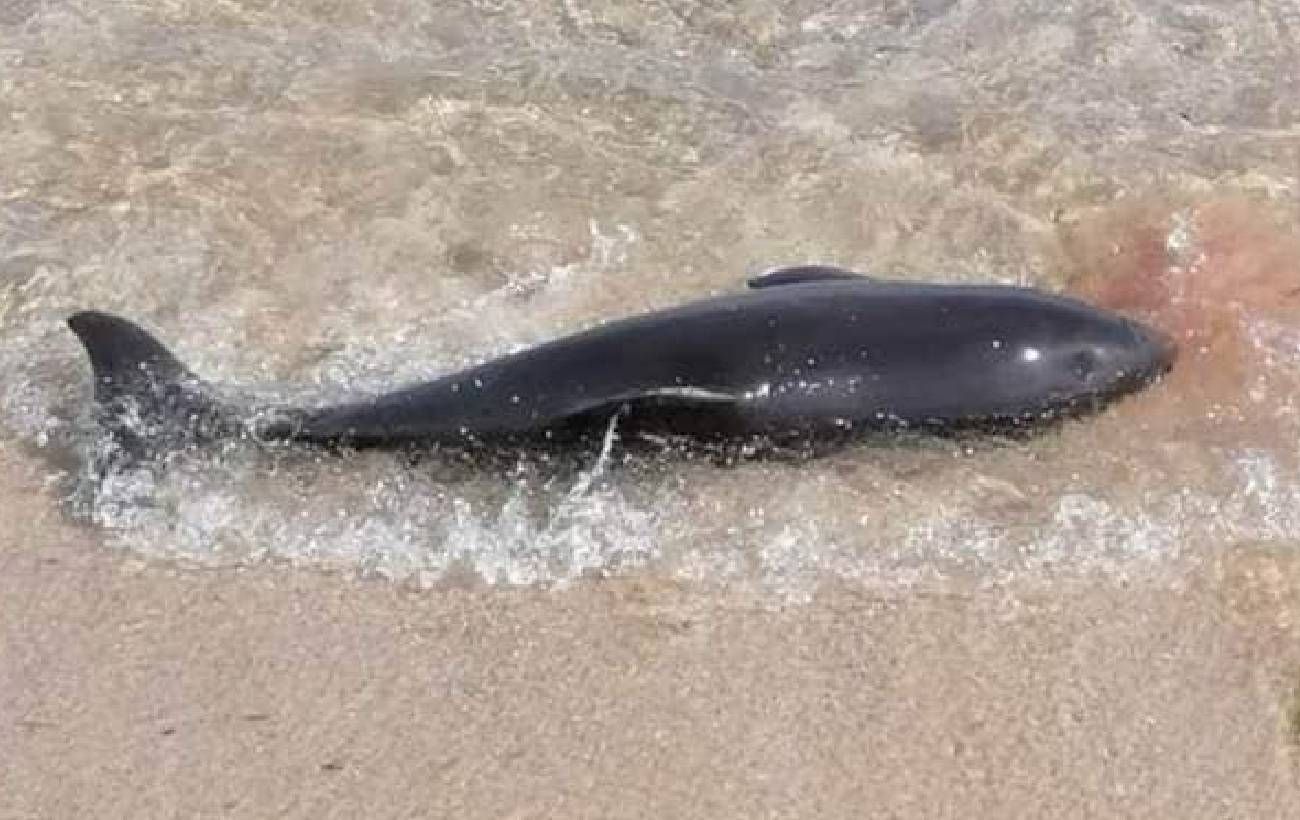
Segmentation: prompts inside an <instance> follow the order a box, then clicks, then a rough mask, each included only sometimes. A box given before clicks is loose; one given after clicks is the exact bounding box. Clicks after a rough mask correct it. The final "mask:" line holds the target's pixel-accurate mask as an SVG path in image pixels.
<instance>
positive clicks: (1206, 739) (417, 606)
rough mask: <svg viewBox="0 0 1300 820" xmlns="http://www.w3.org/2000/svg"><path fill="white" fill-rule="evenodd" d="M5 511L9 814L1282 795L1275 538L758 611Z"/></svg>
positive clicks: (787, 806)
mask: <svg viewBox="0 0 1300 820" xmlns="http://www.w3.org/2000/svg"><path fill="white" fill-rule="evenodd" d="M4 461H5V463H4V468H5V469H4V470H3V475H4V482H5V485H6V486H5V487H4V491H5V492H6V493H7V494H9V495H10V496H11V497H14V498H19V497H23V496H25V497H27V498H28V500H29V501H30V504H28V505H26V506H27V508H28V509H30V510H32V511H35V512H36V514H37V515H38V516H42V517H46V518H49V517H52V516H55V515H57V513H56V512H55V510H56V506H55V505H54V504H52V502H51V499H50V498H48V497H47V496H45V495H44V494H43V492H42V491H41V490H40V489H39V487H38V486H37V485H36V484H35V476H36V475H37V474H38V472H37V471H36V470H33V469H31V467H30V465H24V464H23V463H22V460H21V458H20V457H17V456H15V455H13V454H12V453H9V454H7V456H6V458H5V460H4ZM19 506H22V505H18V504H14V505H10V506H7V507H5V508H4V509H5V510H6V511H12V510H14V509H16V508H18V507H19ZM6 518H7V519H8V520H5V521H3V522H0V523H3V528H4V532H5V533H6V537H5V539H4V540H3V546H2V547H0V657H3V658H4V662H3V664H0V693H2V694H0V748H3V749H4V750H5V754H4V755H3V756H0V760H2V765H0V816H3V817H88V816H99V817H128V816H130V817H162V816H231V817H267V816H293V817H320V816H325V817H356V816H368V817H415V816H427V817H437V816H443V817H710V818H716V817H755V816H805V817H811V816H819V817H828V816H830V817H834V816H843V817H864V816H875V817H949V816H952V817H957V816H961V817H979V816H983V817H993V816H1022V817H1034V816H1037V817H1047V816H1051V817H1086V816H1092V817H1099V816H1106V817H1119V816H1143V817H1181V818H1189V817H1214V818H1224V817H1252V818H1263V817H1294V816H1297V812H1300V787H1298V785H1300V781H1298V780H1297V778H1298V777H1300V769H1298V768H1297V765H1298V764H1300V748H1297V747H1296V745H1295V740H1296V738H1295V737H1294V736H1293V734H1294V731H1295V729H1294V727H1293V726H1292V724H1291V722H1290V721H1291V720H1292V718H1291V717H1290V714H1289V713H1290V711H1291V710H1292V709H1293V708H1294V702H1293V692H1292V689H1291V688H1292V687H1294V686H1295V685H1296V684H1297V683H1300V678H1298V677H1297V675H1296V669H1297V660H1298V659H1297V653H1296V648H1297V640H1296V639H1297V637H1300V635H1298V634H1297V632H1298V624H1300V622H1298V620H1297V614H1298V613H1300V595H1297V592H1298V591H1300V563H1298V562H1297V561H1296V560H1295V558H1294V557H1289V555H1288V552H1286V551H1282V550H1278V549H1276V548H1274V549H1268V548H1264V547H1254V548H1252V547H1249V546H1244V545H1243V546H1239V547H1238V548H1236V549H1234V550H1230V551H1229V552H1227V553H1226V554H1225V555H1224V556H1223V557H1221V558H1219V559H1217V560H1214V561H1210V562H1207V563H1205V564H1204V565H1203V566H1201V567H1200V568H1197V569H1190V570H1187V571H1185V572H1181V573H1178V574H1176V575H1175V574H1169V575H1166V576H1165V577H1163V578H1161V579H1156V578H1143V579H1133V580H1131V581H1129V582H1127V583H1126V582H1123V581H1122V580H1117V579H1116V578H1113V577H1106V578H1098V579H1097V580H1095V581H1077V582H1074V583H1071V584H1060V583H1058V584H1054V585H1053V586H1052V588H1050V589H1047V588H1039V589H1037V590H1035V589H1032V588H1028V587H1019V588H1016V587H1002V588H987V589H984V590H975V589H969V590H965V591H962V590H953V591H950V592H945V593H942V594H940V593H936V594H931V595H916V594H911V595H906V596H901V595H900V596H896V597H893V598H890V597H873V596H871V595H868V594H865V593H864V592H862V591H861V590H858V591H854V590H839V591H836V590H827V591H826V592H824V593H822V594H821V595H819V596H818V597H817V598H816V599H815V600H814V601H812V602H811V603H809V604H806V605H801V606H796V607H790V608H779V607H776V608H774V607H772V606H771V605H770V602H768V603H767V604H765V605H760V604H758V603H756V602H754V601H752V600H746V599H743V598H740V597H737V596H727V595H714V596H704V595H701V594H699V591H698V590H692V589H689V588H687V587H684V586H679V585H675V584H668V583H660V584H654V583H650V582H638V581H618V582H610V583H605V584H586V585H581V586H579V587H576V588H571V589H567V590H565V591H563V592H554V591H542V590H519V591H514V592H503V591H501V590H491V591H487V592H477V591H473V590H454V589H449V590H442V591H439V592H438V593H437V594H431V593H429V592H428V591H424V592H413V591H405V590H403V589H401V588H399V587H398V586H395V585H392V584H388V583H383V582H375V581H362V580H356V579H355V578H353V577H351V576H339V575H331V574H327V573H321V572H318V571H288V570H286V569H285V568H277V567H273V566H262V567H258V568H255V569H252V570H247V571H238V570H228V569H223V570H218V571H199V570H195V569H182V568H178V567H168V566H166V565H163V564H160V563H158V562H144V561H140V560H139V559H134V558H131V557H129V556H126V555H122V554H114V553H112V552H109V551H106V550H104V549H102V548H97V547H96V545H95V543H94V541H93V537H92V534H91V533H89V532H87V531H83V530H79V529H76V528H73V527H71V526H68V525H65V524H61V523H58V522H51V521H49V520H46V521H40V522H37V523H39V524H40V530H41V531H42V532H45V533H58V537H53V536H51V537H50V540H48V541H47V542H45V543H40V542H33V540H31V539H29V538H26V537H24V535H23V533H24V532H25V531H30V528H31V526H32V523H33V522H30V521H25V522H20V521H17V520H14V516H13V514H12V512H6ZM1292 552H1293V551H1292Z"/></svg>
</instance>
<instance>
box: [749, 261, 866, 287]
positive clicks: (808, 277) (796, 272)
mask: <svg viewBox="0 0 1300 820" xmlns="http://www.w3.org/2000/svg"><path fill="white" fill-rule="evenodd" d="M836 279H858V280H861V281H863V282H872V281H875V280H873V279H872V278H871V277H870V276H866V275H865V274H861V273H857V272H856V271H851V270H848V269H847V268H838V267H836V266H834V265H787V266H786V267H782V268H772V269H771V270H769V271H765V272H763V273H760V274H759V275H758V276H755V277H753V278H751V279H750V280H749V286H750V287H751V288H774V287H778V286H780V285H802V284H804V283H806V282H829V281H833V280H836Z"/></svg>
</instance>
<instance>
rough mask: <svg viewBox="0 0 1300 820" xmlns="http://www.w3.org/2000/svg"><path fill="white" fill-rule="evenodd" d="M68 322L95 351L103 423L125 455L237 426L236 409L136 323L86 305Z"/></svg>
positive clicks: (229, 430)
mask: <svg viewBox="0 0 1300 820" xmlns="http://www.w3.org/2000/svg"><path fill="white" fill-rule="evenodd" d="M68 327H70V328H72V332H73V333H75V334H77V338H79V339H80V340H81V343H82V345H84V346H85V348H86V354H87V355H88V356H89V357H90V365H91V367H92V369H93V370H94V373H95V403H96V405H97V406H98V415H99V422H100V424H101V425H102V426H103V427H104V428H105V430H106V431H107V432H108V433H109V434H110V435H111V436H112V438H113V439H114V440H115V442H116V443H117V445H118V446H119V447H120V449H121V450H122V451H124V454H126V455H128V456H131V457H136V458H138V457H145V456H149V455H155V454H157V453H159V452H162V451H163V450H166V449H172V448H175V447H178V446H183V445H184V444H186V443H190V442H197V441H202V440H206V439H211V438H215V437H217V436H220V435H228V434H231V433H233V432H237V431H238V430H239V429H240V424H239V417H238V415H237V414H236V413H235V412H234V411H233V410H232V409H231V408H229V407H228V406H227V405H225V404H224V403H222V402H221V401H220V400H218V399H217V398H216V397H215V396H214V395H212V393H211V391H210V389H209V388H208V386H207V385H205V384H204V383H203V382H201V381H200V380H199V379H198V377H196V376H195V375H194V374H193V373H191V372H190V371H189V370H188V369H187V368H186V367H185V365H183V364H181V363H180V362H179V361H178V360H177V359H176V357H175V356H173V355H172V354H171V352H170V351H168V350H167V348H166V347H164V346H163V344H162V343H161V342H159V341H158V340H157V339H155V338H154V337H153V336H152V335H150V334H149V332H148V331H146V330H144V329H143V328H141V327H140V326H138V325H136V324H135V323H133V322H130V321H128V320H126V319H123V318H121V317H119V316H113V315H111V314H108V313H100V312H98V311H90V310H88V311H83V312H81V313H77V314H75V315H73V316H71V317H69V318H68Z"/></svg>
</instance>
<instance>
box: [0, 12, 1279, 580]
mask: <svg viewBox="0 0 1300 820" xmlns="http://www.w3.org/2000/svg"><path fill="white" fill-rule="evenodd" d="M0 31H3V37H0V123H4V125H3V127H2V129H0V156H3V157H5V161H4V163H3V168H0V288H2V290H0V294H2V295H0V332H2V333H3V340H2V341H3V345H2V346H0V348H2V349H0V367H3V369H4V372H5V373H6V374H7V376H8V378H7V379H6V380H5V382H4V384H3V386H2V387H0V424H2V425H3V430H4V435H5V437H6V438H7V439H8V440H9V441H10V442H11V443H12V444H13V445H15V446H17V447H19V448H20V449H21V452H23V453H24V456H25V458H27V459H28V460H30V461H32V462H33V463H35V464H36V465H38V468H39V471H40V472H41V474H42V475H44V476H45V477H46V479H47V481H48V483H49V484H50V486H52V487H55V488H56V490H57V494H58V495H60V496H61V497H64V498H65V499H66V501H65V503H64V515H65V517H70V518H72V519H74V520H77V521H81V522H83V523H85V524H86V525H87V527H88V530H87V532H88V533H89V537H91V538H93V539H95V540H96V541H100V542H102V543H103V544H104V545H106V546H107V547H111V548H114V549H121V550H127V551H130V552H132V553H139V554H143V555H145V556H149V557H152V558H161V559H165V560H180V561H182V562H185V563H189V562H197V563H200V564H215V565H232V564H238V565H244V564H250V563H262V562H285V563H288V564H291V565H300V566H308V567H329V568H339V569H342V570H344V571H347V572H358V573H361V574H363V575H366V576H371V575H375V576H380V577H384V578H391V579H394V580H396V581H400V582H402V583H411V584H415V585H418V586H437V585H442V584H454V585H459V584H469V585H481V584H487V585H497V584H500V585H533V584H539V583H541V584H569V583H573V582H581V581H582V579H584V578H586V577H608V576H631V577H650V578H656V579H661V578H668V579H679V580H684V581H687V582H691V583H698V584H701V585H704V586H713V585H718V586H721V587H725V588H727V589H731V590H740V591H746V592H755V593H757V594H759V595H761V596H763V597H765V598H769V599H770V600H773V601H777V602H786V601H801V600H807V599H808V598H809V597H810V596H812V595H814V594H816V592H817V591H818V589H820V588H821V587H823V586H824V585H826V584H828V583H833V584H836V585H839V584H845V583H847V584H849V585H850V586H858V587H866V588H870V589H872V590H875V591H894V592H900V593H903V592H906V591H907V590H910V589H913V588H915V587H917V586H918V585H920V586H923V587H925V588H932V587H935V586H940V587H942V586H944V585H946V584H949V583H953V582H960V583H963V584H965V583H974V584H976V585H984V584H998V583H1002V582H1004V581H1006V580H1008V579H1015V578H1028V579H1030V580H1033V581H1043V582H1047V583H1051V582H1052V581H1053V580H1055V579H1058V578H1062V577H1076V576H1080V575H1084V576H1087V575H1094V574H1102V575H1104V576H1106V577H1111V578H1119V579H1123V578H1125V577H1127V576H1129V575H1133V574H1144V573H1152V572H1155V573H1162V572H1166V571H1168V570H1171V569H1173V570H1176V569H1178V568H1179V567H1182V566H1185V565H1186V564H1187V562H1193V563H1196V562H1201V561H1204V560H1205V559H1206V558H1207V557H1209V556H1212V555H1214V554H1216V553H1217V552H1219V551H1221V550H1223V549H1226V548H1228V547H1231V546H1232V545H1234V544H1238V543H1242V542H1250V543H1258V542H1266V543H1273V542H1276V543H1278V544H1283V545H1289V544H1292V543H1294V542H1296V541H1297V540H1298V539H1300V512H1298V510H1300V465H1298V464H1297V456H1298V455H1300V413H1298V412H1297V406H1296V399H1295V396H1296V390H1295V388H1296V387H1297V386H1298V384H1297V383H1298V382H1300V298H1297V290H1296V288H1297V286H1300V263H1297V261H1296V260H1297V256H1296V254H1295V253H1294V251H1295V250H1296V249H1298V248H1300V233H1298V232H1297V229H1296V225H1297V221H1296V214H1297V211H1298V209H1300V189H1298V188H1297V179H1296V173H1297V168H1300V149H1298V148H1297V146H1298V145H1300V142H1298V141H1297V136H1300V126H1297V118H1298V117H1300V97H1297V96H1296V94H1295V93H1294V90H1293V88H1292V87H1291V84H1292V82H1293V78H1294V76H1296V70H1297V69H1300V49H1298V47H1297V45H1296V42H1297V39H1296V38H1297V33H1298V32H1300V6H1297V5H1296V4H1294V3H1290V2H1277V3H1272V4H1264V5H1261V4H1257V3H1244V2H1243V3H1217V4H1212V5H1211V4H1207V5H1199V6H1187V5H1186V4H1181V3H1172V2H1170V3H1164V2H1155V3H1131V2H1118V3H1108V4H1103V5H1095V4H1085V5H1082V6H1078V7H1072V6H1061V5H1060V4H1055V3H1042V4H1037V5H1035V4H1016V5H1014V7H1013V6H1012V5H1011V4H986V3H974V2H944V1H943V0H940V1H939V2H922V3H893V2H881V3H831V4H825V3H802V2H794V3H752V4H744V5H739V6H730V5H716V6H715V5H706V4H688V5H682V4H674V3H666V2H664V3H635V4H631V3H629V4H620V3H595V4H589V3H588V4H584V3H576V2H567V1H566V2H564V3H557V4H551V5H546V6H542V7H539V6H537V5H535V4H532V3H508V2H478V3H469V4H458V5H454V6H448V7H444V6H441V5H439V6H429V5H427V4H421V3H404V2H398V1H394V2H380V3H369V4H360V5H349V4H342V5H334V4H324V5H322V4H316V3H308V2H302V3H297V2H288V3H259V2H232V3H226V4H221V5H210V4H203V3H185V2H173V3H164V4H141V5H133V4H114V5H112V6H111V7H108V8H104V7H101V4H91V3H84V2H45V3H37V2H30V3H22V2H20V3H17V4H10V5H9V6H6V10H5V11H3V12H2V13H0ZM808 260H817V261H827V262H836V263H841V264H846V265H850V266H854V267H856V268H859V269H862V270H865V271H870V272H874V273H880V274H886V275H889V276H896V277H902V278H912V279H917V280H941V281H966V282H1007V283H1013V282H1014V283H1028V284H1033V285H1037V286H1039V287H1043V288H1048V289H1069V290H1072V291H1074V292H1077V293H1081V294H1083V295H1085V296H1087V297H1088V298H1092V299H1095V300H1096V301H1099V302H1101V303H1103V304H1108V305H1111V306H1114V307H1117V308H1120V309H1124V310H1128V311H1131V312H1133V313H1134V314H1136V315H1140V316H1142V317H1143V318H1146V319H1148V320H1151V321H1155V322H1156V323H1158V324H1161V325H1162V326H1164V327H1166V329H1168V330H1170V331H1172V332H1175V333H1177V334H1178V335H1179V337H1180V338H1181V339H1182V341H1183V355H1182V358H1181V359H1180V362H1179V365H1178V368H1177V370H1176V372H1175V373H1174V374H1173V376H1171V378H1170V379H1169V380H1168V381H1167V382H1166V383H1164V384H1162V385H1159V386H1157V387H1156V388H1154V389H1153V390H1151V391H1149V392H1147V393H1145V394H1143V395H1141V396H1137V397H1135V398H1133V399H1131V400H1128V401H1125V402H1123V403H1121V404H1120V405H1117V406H1116V407H1115V408H1113V410H1111V411H1109V412H1107V413H1105V414H1103V415H1101V416H1099V417H1096V418H1091V419H1087V420H1083V421H1079V422H1071V423H1067V424H1065V425H1064V426H1063V427H1061V428H1060V429H1059V430H1054V431H1051V432H1049V433H1047V434H1045V435H1042V436H1039V437H1036V438H1033V439H1032V440H1029V441H1023V442H1009V441H1000V440H999V441H951V440H938V439H935V440H928V439H906V440H892V441H877V442H870V443H867V444H863V445H857V446H853V447H850V448H847V449H845V450H843V451H840V452H837V453H834V454H832V455H829V456H827V457H824V458H820V459H816V460H813V461H803V462H787V461H772V460H758V461H747V462H742V463H740V464H738V465H735V466H731V467H726V468H720V467H718V466H717V465H716V464H714V463H713V462H712V460H710V459H707V458H704V459H695V460H686V459H681V458H676V457H664V458H656V457H653V456H645V455H639V456H635V457H633V456H628V455H626V454H625V452H624V451H623V450H622V449H621V448H620V447H619V446H618V444H617V442H615V443H614V446H613V447H612V448H611V449H610V450H609V451H608V452H606V453H604V454H603V455H601V454H596V453H592V454H591V457H590V458H589V460H588V461H587V462H585V463H581V464H579V465H577V466H576V467H571V468H568V469H563V470H546V469H539V468H538V466H537V465H536V464H532V463H529V462H526V461H524V462H521V463H520V464H519V465H518V466H517V468H513V469H499V470H489V471H483V470H478V469H475V468H473V467H472V466H467V465H463V464H460V463H457V462H456V461H455V460H446V459H437V458H431V459H423V460H419V461H416V462H412V461H411V460H410V459H409V458H407V457H405V456H403V455H395V454H383V453H362V454H352V455H345V456H335V455H328V454H322V453H316V452H312V451H306V450H293V449H289V450H284V449H276V450H271V451H263V450H260V449H258V448H255V447H251V446H246V445H239V446H232V447H230V448H226V449H224V450H219V451H214V452H208V453H203V454H197V455H188V456H181V457H179V458H177V459H176V461H175V462H174V463H172V464H171V465H169V469H168V470H167V471H166V472H165V473H164V474H162V475H161V476H153V475H147V474H115V475H113V476H110V477H108V478H107V479H106V480H103V481H101V480H99V479H98V478H93V477H92V476H91V473H90V471H89V469H88V467H87V464H88V456H89V452H88V448H89V447H90V446H91V444H90V441H89V439H88V437H87V430H86V424H87V415H86V410H87V402H88V394H89V387H90V386H89V379H88V368H87V366H86V363H85V362H84V360H83V357H82V354H81V352H80V350H79V348H78V346H77V344H76V342H75V340H74V339H73V337H72V335H71V334H70V333H69V332H68V331H67V330H66V328H65V327H64V326H63V325H62V321H63V319H64V318H65V317H66V316H67V315H68V314H69V313H70V312H71V311H73V310H75V309H78V308H88V307H93V308H97V309H102V310H110V311H114V312H119V313H122V314H124V315H127V316H131V317H133V318H136V319H138V320H140V321H142V322H143V323H145V324H147V325H148V326H150V327H151V328H154V329H156V330H157V331H158V333H159V335H160V336H161V337H162V338H163V339H164V340H166V341H167V342H168V343H169V344H170V345H171V346H172V347H173V349H174V350H175V351H176V352H177V353H178V354H179V355H180V357H181V358H182V359H183V360H185V361H186V362H187V363H189V364H190V365H191V366H192V367H193V368H194V369H195V370H196V371H197V372H199V373H200V374H202V375H203V376H204V377H206V378H208V379H210V380H212V381H214V382H217V383H220V384H222V385H223V386H225V387H227V388H228V389H230V390H231V391H235V392H245V393H251V394H254V395H258V396H261V397H265V398H273V399H275V400H278V401H302V402H325V401H334V400H338V399H341V398H345V397H352V396H357V395H363V394H366V393H369V392H372V391H376V390H381V389H385V388H388V387H390V386H393V385H395V384H399V383H404V382H409V381H412V380H417V379H421V378H426V377H430V376H433V375H436V374H440V373H444V372H447V371H448V370H450V369H453V368H458V367H461V366H464V365H467V364H470V363H474V362H477V361H480V360H482V359H484V358H486V357H489V356H493V355H497V354H500V353H503V352H507V351H510V350H515V349H518V348H520V347H523V346H526V345H529V344H532V343H535V342H538V341H541V340H545V339H548V338H551V337H554V336H556V335H559V334H561V333H564V332H568V331H571V330H575V329H578V328H581V327H584V326H588V325H590V324H592V323H594V322H598V321H600V320H602V319H606V318H610V317H616V316H622V315H627V314H631V313H636V312H640V311H643V310H646V309H650V308H654V307H662V306H667V305H671V304H674V303H677V302H679V301H683V300H686V299H689V298H693V297H697V296H700V295H703V294H708V293H716V292H722V291H726V290H732V289H736V288H739V287H741V286H742V281H743V278H744V277H745V275H746V274H749V273H753V272H755V271H757V270H760V269H762V268H765V267H768V266H770V265H774V264H782V263H791V262H800V261H808ZM5 503H6V500H5V499H4V498H0V505H3V504H5ZM13 503H19V502H17V501H15V502H13ZM34 536H37V537H38V536H39V533H36V534H34Z"/></svg>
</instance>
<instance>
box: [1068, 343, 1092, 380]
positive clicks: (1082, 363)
mask: <svg viewBox="0 0 1300 820" xmlns="http://www.w3.org/2000/svg"><path fill="white" fill-rule="evenodd" d="M1096 369H1097V356H1096V354H1094V353H1093V352H1092V351H1091V350H1080V351H1078V352H1077V353H1075V354H1074V355H1073V356H1071V357H1070V371H1071V372H1072V373H1074V375H1076V376H1078V377H1079V378H1081V379H1086V378H1088V377H1089V376H1091V375H1092V374H1093V372H1094V371H1096Z"/></svg>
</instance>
